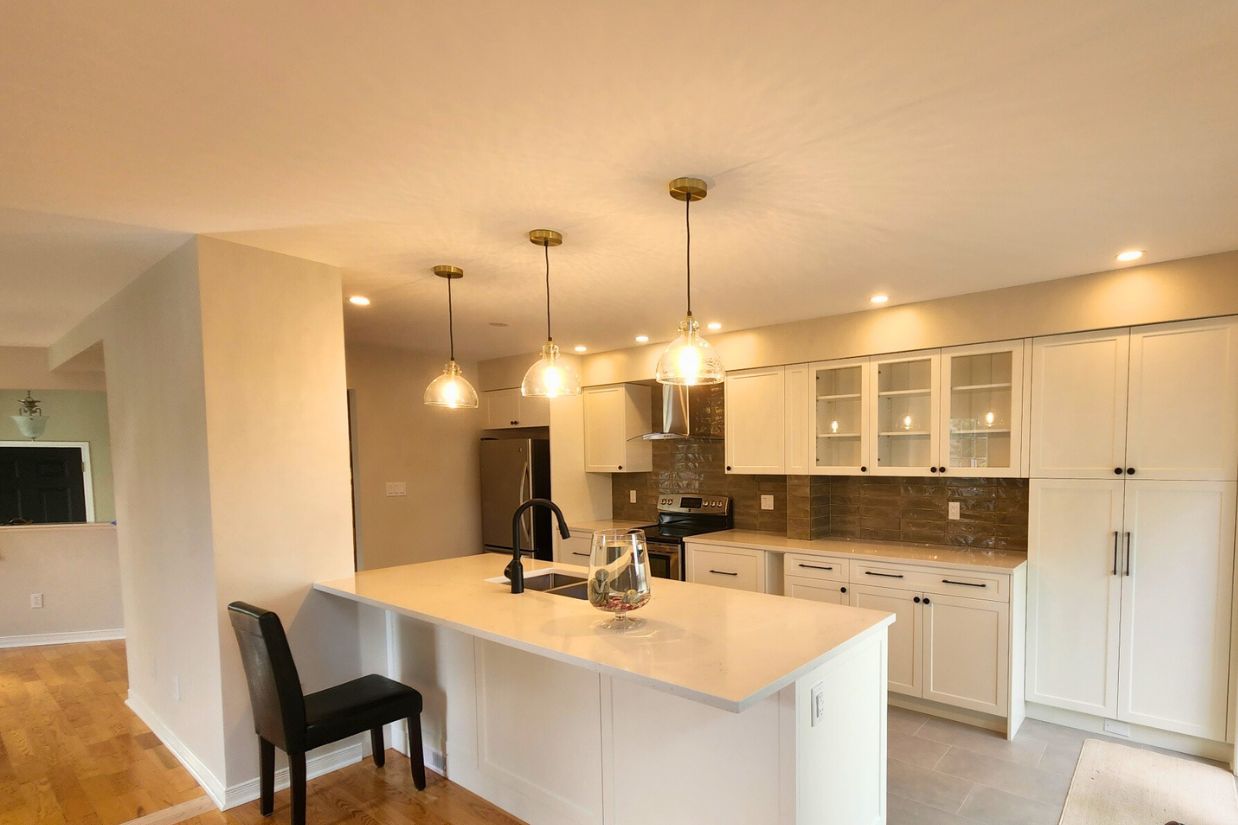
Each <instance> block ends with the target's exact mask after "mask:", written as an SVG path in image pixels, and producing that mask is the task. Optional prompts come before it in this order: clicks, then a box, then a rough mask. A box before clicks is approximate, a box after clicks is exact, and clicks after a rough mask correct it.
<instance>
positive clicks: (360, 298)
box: [348, 295, 370, 307]
mask: <svg viewBox="0 0 1238 825" xmlns="http://www.w3.org/2000/svg"><path fill="white" fill-rule="evenodd" d="M348 303H350V304H352V305H353V306H355V307H368V306H369V305H370V299H369V298H367V297H365V296H364V295H350V296H348Z"/></svg>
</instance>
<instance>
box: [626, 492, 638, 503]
mask: <svg viewBox="0 0 1238 825" xmlns="http://www.w3.org/2000/svg"><path fill="white" fill-rule="evenodd" d="M635 503H636V491H635V490H628V504H635Z"/></svg>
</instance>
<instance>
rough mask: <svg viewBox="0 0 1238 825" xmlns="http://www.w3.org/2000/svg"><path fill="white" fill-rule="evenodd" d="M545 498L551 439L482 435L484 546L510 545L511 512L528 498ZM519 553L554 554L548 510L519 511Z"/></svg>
mask: <svg viewBox="0 0 1238 825" xmlns="http://www.w3.org/2000/svg"><path fill="white" fill-rule="evenodd" d="M537 497H541V498H550V441H549V440H547V439H544V438H483V439H482V440H481V536H482V543H483V544H484V545H485V548H486V550H489V551H492V552H495V553H503V552H506V553H511V551H512V513H514V512H515V511H516V507H518V506H519V505H520V504H521V503H522V502H523V501H525V500H526V499H530V498H537ZM520 533H521V535H520V549H521V552H522V554H523V555H524V556H526V557H528V556H532V557H534V558H537V559H544V560H546V561H553V560H554V545H553V544H552V539H551V533H550V513H549V512H548V511H547V510H545V509H543V508H541V507H534V508H531V509H529V510H526V511H525V513H524V515H523V516H522V517H521V525H520Z"/></svg>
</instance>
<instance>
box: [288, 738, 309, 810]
mask: <svg viewBox="0 0 1238 825" xmlns="http://www.w3.org/2000/svg"><path fill="white" fill-rule="evenodd" d="M288 789H289V790H290V791H291V792H292V825H305V754H303V753H290V754H288Z"/></svg>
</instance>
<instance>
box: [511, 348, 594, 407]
mask: <svg viewBox="0 0 1238 825" xmlns="http://www.w3.org/2000/svg"><path fill="white" fill-rule="evenodd" d="M520 394H521V395H523V396H524V397H525V398H560V397H562V396H564V395H580V373H578V372H577V371H576V369H575V367H573V366H572V365H571V364H570V363H567V362H566V361H564V360H563V358H562V357H561V356H560V355H559V345H558V344H556V343H555V342H554V341H547V342H546V343H545V344H542V357H541V358H539V359H537V361H536V362H534V364H533V366H531V367H529V371H528V372H526V373H525V374H524V380H523V381H521V382H520Z"/></svg>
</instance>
